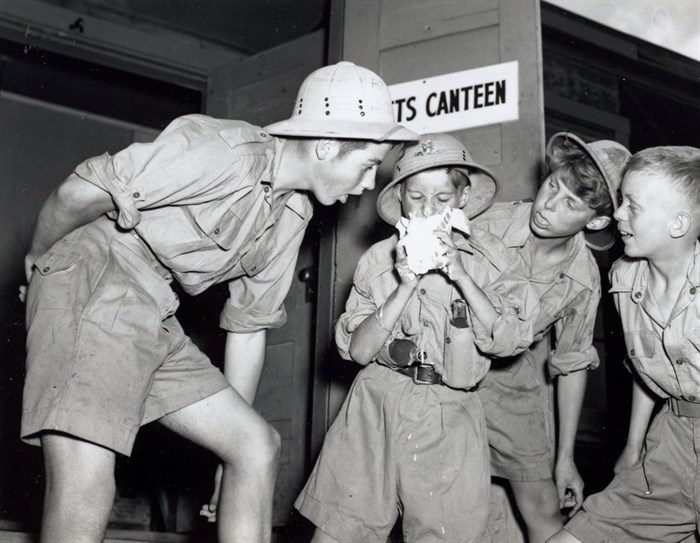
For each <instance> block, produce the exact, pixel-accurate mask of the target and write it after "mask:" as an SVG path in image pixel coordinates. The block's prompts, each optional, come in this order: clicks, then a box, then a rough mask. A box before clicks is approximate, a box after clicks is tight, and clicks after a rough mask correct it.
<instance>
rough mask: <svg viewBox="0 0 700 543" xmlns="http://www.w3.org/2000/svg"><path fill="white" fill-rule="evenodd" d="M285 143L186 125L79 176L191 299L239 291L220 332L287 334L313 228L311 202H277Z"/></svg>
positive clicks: (211, 123)
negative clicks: (277, 172) (292, 290)
mask: <svg viewBox="0 0 700 543" xmlns="http://www.w3.org/2000/svg"><path fill="white" fill-rule="evenodd" d="M280 145H281V144H280V142H279V140H276V139H275V138H273V137H271V136H270V135H269V134H267V133H266V132H264V131H263V130H262V129H261V128H258V127H255V126H252V125H250V124H248V123H245V122H241V121H230V120H223V119H214V118H211V117H207V116H204V115H186V116H184V117H180V118H178V119H175V120H174V121H173V122H172V123H171V124H170V125H169V126H167V127H166V128H165V130H163V132H162V133H161V134H160V135H159V136H158V137H157V138H156V139H155V141H153V142H152V143H134V144H132V145H130V146H129V147H127V148H126V149H124V150H122V151H120V152H118V153H116V154H115V155H113V156H110V155H109V154H104V155H101V156H98V157H94V158H91V159H89V160H87V161H85V162H83V163H82V164H80V165H79V166H78V167H77V168H76V170H75V172H74V173H75V175H77V176H79V177H81V178H83V179H85V180H86V181H88V182H90V183H93V184H94V185H96V186H98V187H100V188H102V189H104V190H106V191H107V192H109V193H110V194H111V195H112V198H113V200H114V202H115V204H116V208H117V213H116V214H113V215H114V216H113V217H112V218H114V219H115V220H116V221H117V223H118V224H119V226H120V227H121V228H123V229H125V230H132V229H133V231H134V232H136V233H138V235H139V236H140V237H141V238H142V239H143V240H144V241H145V242H146V243H147V244H148V246H149V247H150V249H151V250H152V251H153V253H154V254H155V256H156V257H157V258H158V260H159V261H160V262H161V263H162V264H163V265H164V266H165V267H166V268H167V269H169V270H170V271H171V273H172V274H173V276H174V277H175V278H176V279H177V280H178V282H180V284H182V286H183V288H184V289H185V290H186V291H187V292H188V293H190V294H198V293H200V292H202V291H204V290H206V289H207V288H208V287H210V286H211V285H213V284H215V283H220V282H223V281H230V283H229V292H230V296H229V299H228V301H227V302H226V305H225V307H224V310H223V312H222V314H221V326H222V328H225V329H226V330H229V331H233V332H247V331H254V330H258V329H262V328H268V327H277V326H281V325H282V324H284V322H285V320H286V312H285V309H284V303H283V302H284V298H285V297H286V295H287V292H288V290H289V287H290V285H291V281H292V278H293V275H294V267H295V264H296V259H297V254H298V251H299V247H300V246H301V242H302V239H303V237H304V231H305V229H306V226H307V224H308V222H309V220H310V219H311V215H312V211H313V208H312V205H311V202H310V200H309V198H308V197H307V196H306V195H304V194H302V193H299V192H294V191H292V192H288V193H286V194H285V195H283V196H281V197H279V198H277V199H275V200H273V198H272V183H273V182H274V180H273V172H274V160H275V155H276V154H277V153H278V150H279V146H280Z"/></svg>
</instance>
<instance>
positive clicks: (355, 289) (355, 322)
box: [335, 265, 377, 360]
mask: <svg viewBox="0 0 700 543" xmlns="http://www.w3.org/2000/svg"><path fill="white" fill-rule="evenodd" d="M360 269H361V266H359V265H358V268H357V270H356V271H355V277H354V279H353V285H352V289H351V290H350V295H349V296H348V300H347V302H345V311H344V312H343V314H342V315H341V316H340V318H339V319H338V322H337V324H336V326H335V343H336V346H337V347H338V352H339V353H340V356H341V357H342V358H343V359H345V360H351V357H350V342H351V340H352V334H353V333H354V332H355V330H357V328H358V326H360V324H362V323H363V322H364V320H365V319H366V318H367V317H369V316H370V315H372V313H374V312H375V311H376V310H377V306H376V304H375V303H374V302H373V301H372V297H371V296H370V293H369V291H368V289H367V288H366V285H364V282H363V281H362V279H361V278H362V273H361V271H360Z"/></svg>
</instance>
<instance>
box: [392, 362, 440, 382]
mask: <svg viewBox="0 0 700 543" xmlns="http://www.w3.org/2000/svg"><path fill="white" fill-rule="evenodd" d="M391 369H392V370H394V371H396V372H399V373H400V374H401V375H407V376H408V377H410V378H411V379H413V382H414V383H415V384H417V385H445V383H443V382H442V375H441V374H439V373H438V372H436V371H435V367H434V366H431V365H430V364H413V365H412V366H408V367H407V368H391ZM445 386H447V385H445Z"/></svg>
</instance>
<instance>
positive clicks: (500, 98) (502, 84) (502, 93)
mask: <svg viewBox="0 0 700 543" xmlns="http://www.w3.org/2000/svg"><path fill="white" fill-rule="evenodd" d="M505 101H506V80H505V79H502V80H501V81H496V105H498V104H503V103H505Z"/></svg>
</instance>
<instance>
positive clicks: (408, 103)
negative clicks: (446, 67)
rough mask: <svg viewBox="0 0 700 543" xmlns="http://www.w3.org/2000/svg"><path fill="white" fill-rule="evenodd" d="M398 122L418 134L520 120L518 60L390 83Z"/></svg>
mask: <svg viewBox="0 0 700 543" xmlns="http://www.w3.org/2000/svg"><path fill="white" fill-rule="evenodd" d="M389 91H390V92H391V98H392V102H393V104H394V114H395V116H396V120H397V122H399V123H401V124H402V125H403V126H405V127H406V128H408V129H410V130H413V131H414V132H417V133H419V134H425V133H428V132H451V131H454V130H461V129H464V128H473V127H475V126H485V125H488V124H497V123H502V122H505V121H516V120H518V62H517V61H514V62H506V63H504V64H495V65H493V66H486V67H484V68H476V69H474V70H464V71H462V72H454V73H451V74H445V75H439V76H436V77H430V78H428V79H418V80H416V81H408V82H406V83H399V84H398V85H391V86H389Z"/></svg>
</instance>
